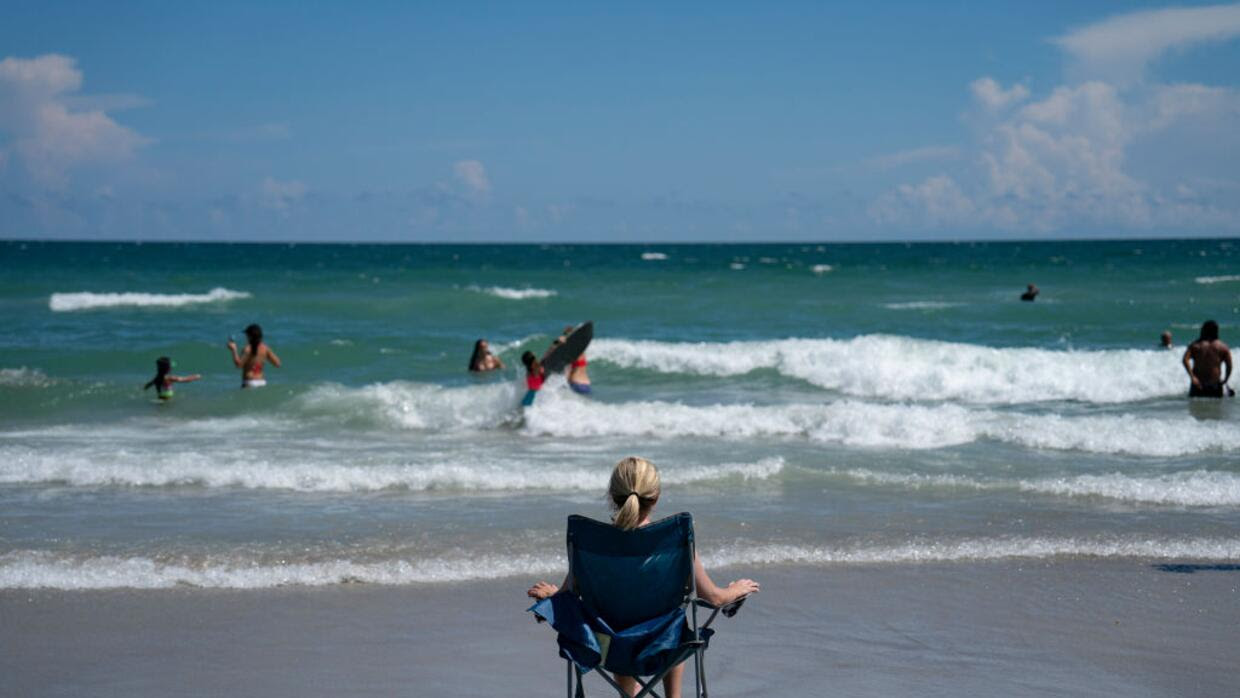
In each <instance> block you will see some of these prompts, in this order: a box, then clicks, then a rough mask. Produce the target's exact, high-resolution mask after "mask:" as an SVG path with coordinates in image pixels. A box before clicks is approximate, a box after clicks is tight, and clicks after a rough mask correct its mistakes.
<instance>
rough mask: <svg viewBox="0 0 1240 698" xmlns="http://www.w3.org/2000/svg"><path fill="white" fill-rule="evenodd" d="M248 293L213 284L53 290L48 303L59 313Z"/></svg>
mask: <svg viewBox="0 0 1240 698" xmlns="http://www.w3.org/2000/svg"><path fill="white" fill-rule="evenodd" d="M249 297H250V294H249V293H246V292H245V291H231V290H229V289H226V288H213V289H211V290H210V291H208V292H206V293H89V292H82V293H53V294H52V296H51V298H50V299H49V301H48V306H49V307H50V308H51V309H52V311H54V312H57V313H64V312H71V311H74V310H91V309H93V308H118V307H125V306H131V307H138V308H145V307H164V308H176V307H181V306H184V305H195V304H200V303H219V302H223V301H232V300H239V299H242V298H249Z"/></svg>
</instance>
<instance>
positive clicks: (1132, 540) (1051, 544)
mask: <svg viewBox="0 0 1240 698" xmlns="http://www.w3.org/2000/svg"><path fill="white" fill-rule="evenodd" d="M1057 558H1101V559H1131V558H1135V559H1144V560H1182V559H1193V560H1215V561H1230V560H1237V559H1240V539H1232V538H1153V537H1144V538H1143V537H1106V538H1096V539H1091V538H1070V537H1064V538H1049V537H1000V538H968V539H957V540H944V541H938V540H913V541H909V542H906V543H897V544H888V545H872V544H871V545H849V544H842V545H836V546H812V545H801V544H781V543H761V542H753V541H735V542H732V543H729V544H723V545H720V546H717V547H713V549H712V550H709V551H704V552H703V553H702V561H703V563H704V564H705V565H706V566H707V567H710V568H712V569H716V568H725V567H736V566H755V565H795V566H811V567H825V566H834V565H857V564H866V565H876V564H917V563H944V562H946V563H952V562H965V563H967V562H981V561H991V560H1007V559H1034V560H1045V559H1057ZM564 565H565V563H564V558H563V556H562V555H560V554H548V553H541V554H521V553H505V554H502V555H497V554H476V555H465V554H461V555H454V556H435V557H428V558H424V559H416V558H415V559H405V558H398V559H387V560H352V559H328V560H315V561H303V562H299V561H290V562H286V563H283V564H271V563H264V562H262V561H260V560H255V559H252V558H248V557H244V556H241V555H237V556H203V557H199V558H191V559H177V560H173V561H163V560H159V559H155V558H151V557H144V556H133V557H119V556H107V555H100V556H81V555H73V554H64V553H49V552H45V551H33V550H15V551H11V552H8V553H5V554H3V555H0V589H38V588H51V589H117V588H136V589H166V588H171V587H177V586H193V587H205V588H222V589H263V588H272V587H281V586H326V585H336V584H348V583H365V584H383V585H407V584H428V583H429V584H434V583H448V584H451V583H455V582H460V581H464V580H487V579H505V578H509V577H519V576H525V577H529V576H545V575H551V574H556V573H560V572H562V571H563V570H564Z"/></svg>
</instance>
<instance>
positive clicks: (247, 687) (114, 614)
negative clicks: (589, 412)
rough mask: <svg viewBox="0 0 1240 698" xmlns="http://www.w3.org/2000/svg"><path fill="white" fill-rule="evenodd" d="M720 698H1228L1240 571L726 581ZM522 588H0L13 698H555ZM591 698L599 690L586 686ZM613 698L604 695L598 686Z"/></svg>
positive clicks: (716, 686)
mask: <svg viewBox="0 0 1240 698" xmlns="http://www.w3.org/2000/svg"><path fill="white" fill-rule="evenodd" d="M721 573H722V574H721V576H722V577H724V578H729V579H730V578H731V576H730V575H732V574H733V573H735V574H737V575H739V574H746V575H752V576H754V577H757V578H759V579H760V581H761V582H762V585H763V591H762V592H761V594H759V595H758V596H756V597H755V598H753V599H752V600H751V601H750V603H748V604H747V605H746V606H745V607H744V608H743V609H742V610H741V612H740V614H738V615H737V616H736V617H735V618H732V619H719V620H718V621H716V623H717V625H716V627H717V628H718V629H719V634H718V635H717V636H716V637H715V639H714V640H713V644H712V647H711V649H710V650H709V652H708V654H707V658H708V664H707V670H708V672H709V673H708V679H709V680H710V682H711V683H710V688H711V694H712V695H716V696H741V695H755V694H757V695H781V696H795V695H847V696H888V697H892V696H896V697H898V696H956V695H1007V696H1043V695H1061V696H1116V695H1123V696H1222V695H1229V694H1230V693H1231V692H1232V691H1233V690H1234V688H1235V663H1236V660H1237V659H1238V658H1240V656H1238V655H1237V648H1236V644H1235V639H1236V636H1235V628H1236V627H1237V624H1238V623H1240V567H1238V566H1236V565H1208V564H1207V565H1194V564H1193V563H1184V564H1183V565H1182V566H1179V567H1176V566H1171V567H1167V568H1164V567H1160V566H1157V565H1149V564H1143V563H1137V562H1124V563H1119V562H1091V561H1075V562H1056V563H1048V562H1041V561H1028V562H1001V563H963V564H924V565H898V566H887V565H862V566H855V567H845V568H837V569H831V570H807V569H798V568H790V567H778V566H776V567H761V568H756V569H754V568H750V569H744V570H741V569H737V570H732V569H728V570H721ZM530 580H532V578H531V577H520V578H512V579H505V580H496V581H486V582H469V583H462V584H454V585H442V586H441V585H429V586H373V585H344V586H337V587H333V588H329V589H305V588H278V589H266V590H262V591H222V590H200V589H170V590H163V591H157V592H137V591H131V590H113V591H95V592H61V591H47V590H38V591H4V592H0V609H2V611H3V612H2V614H0V615H2V616H3V618H4V626H5V632H4V636H5V640H4V652H3V653H0V676H3V677H4V678H3V680H2V681H3V684H4V694H5V695H13V696H32V697H34V696H76V695H92V696H122V695H123V696H174V695H175V696H209V695H237V696H272V697H277V696H331V695H341V694H348V695H359V696H367V695H375V696H379V695H415V696H440V695H443V696H455V695H459V696H482V695H500V694H507V693H512V692H514V691H516V692H519V693H523V694H527V695H558V694H559V692H560V691H563V690H564V689H563V682H564V663H563V660H560V659H559V658H558V657H557V656H556V648H555V643H554V634H553V633H552V632H551V631H550V630H549V629H548V628H546V627H545V626H541V625H538V624H537V623H535V622H534V621H533V619H532V618H531V617H530V616H529V615H528V614H526V613H524V612H523V610H524V608H525V607H526V605H527V604H526V603H525V600H524V599H523V591H524V585H525V584H527V583H528V582H529V581H530ZM587 688H588V689H590V692H591V693H593V694H597V695H607V693H606V692H605V691H604V690H603V689H604V688H605V686H604V684H603V683H602V682H601V680H599V679H597V678H596V679H593V681H592V682H591V683H588V684H587ZM607 690H610V689H607Z"/></svg>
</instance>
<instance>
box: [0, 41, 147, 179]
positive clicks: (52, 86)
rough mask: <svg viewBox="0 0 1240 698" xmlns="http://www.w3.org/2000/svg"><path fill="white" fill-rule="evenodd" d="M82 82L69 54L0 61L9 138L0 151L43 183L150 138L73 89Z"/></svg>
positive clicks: (1, 125)
mask: <svg viewBox="0 0 1240 698" xmlns="http://www.w3.org/2000/svg"><path fill="white" fill-rule="evenodd" d="M81 86H82V72H81V71H80V70H78V68H77V65H76V63H75V61H74V60H73V59H72V58H70V57H68V56H61V55H57V54H47V55H43V56H39V57H37V58H30V59H25V58H16V57H12V56H10V57H8V58H5V59H4V60H3V61H0V132H3V133H6V134H8V135H9V136H10V138H11V141H10V143H9V145H8V147H7V148H6V149H5V151H3V152H4V154H5V156H6V158H11V159H12V160H14V161H20V162H21V164H22V166H23V167H24V169H25V171H26V172H27V173H28V174H29V175H30V177H31V178H32V179H33V180H34V181H35V182H37V183H38V184H39V185H41V186H45V187H52V188H56V189H63V188H64V187H65V186H66V185H67V183H68V177H69V173H70V172H71V171H72V170H73V169H74V168H77V167H80V166H86V165H94V164H101V163H113V162H117V161H120V160H124V159H126V158H129V157H130V156H132V155H133V152H134V150H135V149H137V148H138V147H139V146H141V145H143V144H145V143H148V142H149V140H148V139H146V138H143V137H142V136H140V135H138V134H137V133H136V132H134V131H132V130H130V129H128V128H125V127H124V126H121V125H120V124H117V123H116V122H115V121H113V120H112V119H111V117H109V116H108V115H107V114H106V113H105V112H104V110H103V109H102V108H98V105H94V106H95V107H96V108H93V109H92V108H89V107H90V106H91V105H89V103H87V102H84V101H83V100H82V98H81V97H80V96H78V95H73V94H71V93H74V92H76V91H78V90H79V89H80V88H81ZM133 101H134V100H133V99H129V100H127V104H129V105H132V104H133ZM83 105H86V107H85V108H84V107H83Z"/></svg>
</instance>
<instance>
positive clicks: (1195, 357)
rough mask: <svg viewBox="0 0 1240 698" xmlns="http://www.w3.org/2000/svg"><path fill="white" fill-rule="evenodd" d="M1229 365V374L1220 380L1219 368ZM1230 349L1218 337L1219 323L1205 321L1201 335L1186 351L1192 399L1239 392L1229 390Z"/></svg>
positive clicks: (1185, 363) (1185, 365)
mask: <svg viewBox="0 0 1240 698" xmlns="http://www.w3.org/2000/svg"><path fill="white" fill-rule="evenodd" d="M1222 364H1227V372H1226V373H1224V374H1223V377H1222V380H1219V374H1220V373H1221V370H1220V366H1221V365H1222ZM1231 366H1232V363H1231V349H1229V348H1228V347H1227V345H1226V344H1224V343H1223V342H1222V340H1220V339H1219V338H1218V323H1217V322H1215V321H1213V320H1206V321H1205V322H1204V323H1202V325H1201V336H1199V337H1198V338H1197V341H1195V342H1193V343H1192V344H1189V345H1188V349H1186V350H1185V351H1184V370H1185V371H1188V378H1189V380H1190V381H1192V385H1191V386H1189V388H1188V396H1189V397H1223V396H1224V395H1228V396H1232V395H1235V394H1236V391H1234V390H1232V389H1231V388H1229V387H1227V381H1228V380H1230V379H1231Z"/></svg>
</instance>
